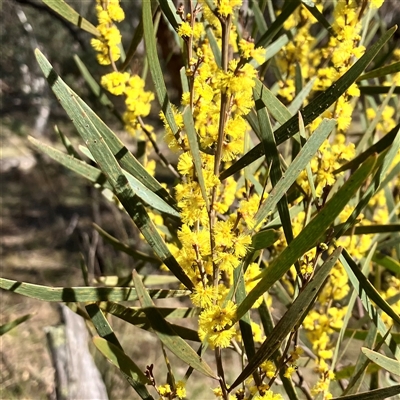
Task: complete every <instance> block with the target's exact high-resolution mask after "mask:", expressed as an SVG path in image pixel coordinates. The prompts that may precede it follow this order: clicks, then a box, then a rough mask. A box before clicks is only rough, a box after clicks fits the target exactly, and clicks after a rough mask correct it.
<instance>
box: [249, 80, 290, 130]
mask: <svg viewBox="0 0 400 400" xmlns="http://www.w3.org/2000/svg"><path fill="white" fill-rule="evenodd" d="M255 83H256V85H255V87H254V92H255V94H256V95H257V96H259V97H260V98H261V100H262V101H263V103H264V104H265V106H266V107H267V108H268V111H269V112H270V113H271V115H272V116H273V117H274V118H275V119H276V120H277V121H278V122H279V123H280V124H281V125H283V124H284V123H285V122H286V121H287V120H289V119H290V118H291V117H292V114H291V113H290V111H289V110H288V109H287V108H286V107H285V106H284V105H283V104H282V103H281V102H280V101H279V100H278V98H277V97H276V96H275V95H274V94H273V93H272V92H271V91H270V90H269V89H268V88H267V87H266V86H265V85H264V84H263V83H262V82H261V81H260V80H259V79H256V80H255Z"/></svg>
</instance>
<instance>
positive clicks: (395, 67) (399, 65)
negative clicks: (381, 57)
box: [357, 61, 400, 82]
mask: <svg viewBox="0 0 400 400" xmlns="http://www.w3.org/2000/svg"><path fill="white" fill-rule="evenodd" d="M397 72H400V61H398V62H396V63H393V64H390V65H385V66H384V67H380V68H376V69H373V70H371V71H368V72H366V73H365V74H362V75H361V76H360V77H359V78H358V79H357V82H359V81H363V80H365V79H372V78H381V77H382V76H386V75H390V74H395V73H397Z"/></svg>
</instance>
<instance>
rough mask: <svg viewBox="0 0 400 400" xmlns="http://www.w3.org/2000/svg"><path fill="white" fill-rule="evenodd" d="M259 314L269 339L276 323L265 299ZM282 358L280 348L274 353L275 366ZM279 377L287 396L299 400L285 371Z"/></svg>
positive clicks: (281, 370)
mask: <svg viewBox="0 0 400 400" xmlns="http://www.w3.org/2000/svg"><path fill="white" fill-rule="evenodd" d="M288 304H292V299H290V301H289V303H288ZM258 312H259V314H260V319H261V323H262V326H263V328H264V333H265V335H266V336H267V337H268V336H269V335H270V333H271V332H272V330H273V329H274V322H273V319H272V315H271V312H270V310H269V309H268V307H267V303H266V301H265V298H264V299H263V301H262V302H261V305H260V307H258ZM281 357H282V351H281V350H280V349H279V348H278V349H277V350H276V351H275V353H274V363H275V365H279V360H280V359H281ZM279 377H280V378H281V380H282V383H283V387H284V388H285V391H286V394H287V395H288V398H289V400H299V397H298V396H297V393H296V389H295V386H294V383H293V380H292V379H289V378H287V377H285V371H284V369H283V368H281V369H280V371H279Z"/></svg>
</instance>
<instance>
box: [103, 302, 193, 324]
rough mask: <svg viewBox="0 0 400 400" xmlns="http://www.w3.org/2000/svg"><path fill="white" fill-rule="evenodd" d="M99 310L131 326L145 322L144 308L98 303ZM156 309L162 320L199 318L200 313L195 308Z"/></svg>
mask: <svg viewBox="0 0 400 400" xmlns="http://www.w3.org/2000/svg"><path fill="white" fill-rule="evenodd" d="M100 308H101V309H102V310H104V311H106V312H107V313H110V314H112V315H115V316H116V317H118V318H121V319H123V320H124V321H127V322H129V323H131V324H133V325H137V324H139V323H143V322H144V320H147V317H146V313H145V310H144V308H140V307H125V306H123V305H122V304H119V303H113V302H111V301H108V302H104V303H100ZM156 309H157V311H158V312H159V313H160V315H161V316H162V317H163V318H193V317H197V316H199V314H200V311H201V309H200V308H196V307H195V308H189V307H178V308H176V307H174V308H172V307H156Z"/></svg>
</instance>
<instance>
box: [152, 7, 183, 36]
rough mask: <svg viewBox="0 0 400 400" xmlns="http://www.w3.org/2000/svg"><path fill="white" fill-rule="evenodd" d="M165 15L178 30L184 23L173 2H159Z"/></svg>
mask: <svg viewBox="0 0 400 400" xmlns="http://www.w3.org/2000/svg"><path fill="white" fill-rule="evenodd" d="M158 3H159V4H160V7H161V10H162V12H163V14H164V15H165V16H166V18H167V20H168V21H169V23H170V24H171V25H172V27H173V28H174V29H175V30H177V29H178V28H179V25H180V24H181V23H182V22H183V21H182V19H181V18H180V17H179V16H178V13H177V12H176V8H175V5H174V2H173V1H172V0H158Z"/></svg>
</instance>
